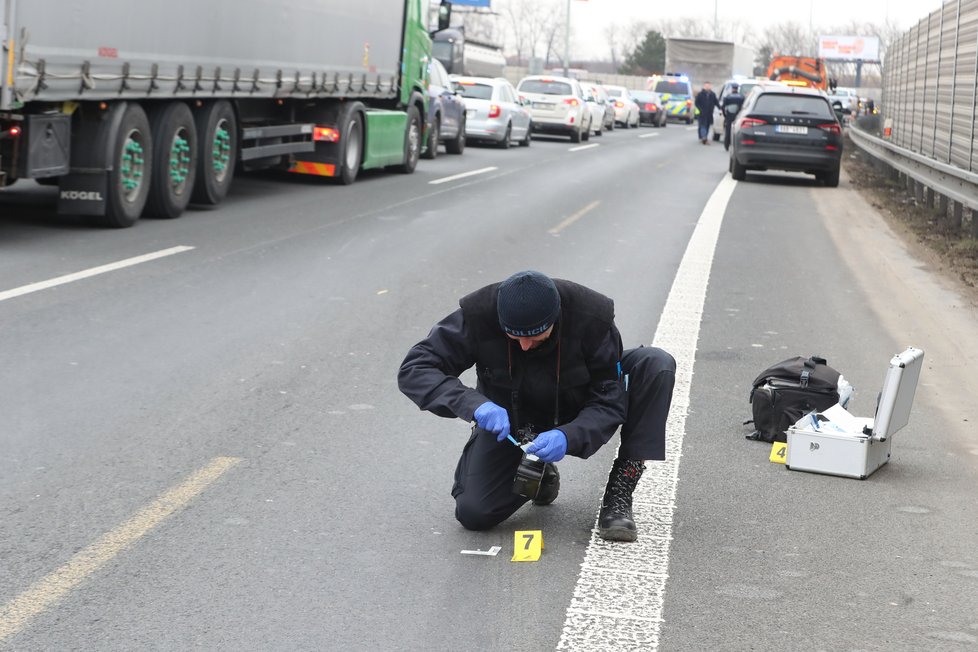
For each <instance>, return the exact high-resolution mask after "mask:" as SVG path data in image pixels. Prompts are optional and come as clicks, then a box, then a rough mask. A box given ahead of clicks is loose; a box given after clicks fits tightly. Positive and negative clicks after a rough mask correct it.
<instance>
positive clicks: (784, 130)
mask: <svg viewBox="0 0 978 652" xmlns="http://www.w3.org/2000/svg"><path fill="white" fill-rule="evenodd" d="M774 130H775V131H776V132H778V133H779V134H802V135H804V134H807V133H808V127H796V126H795V125H778V126H776V127H775V128H774Z"/></svg>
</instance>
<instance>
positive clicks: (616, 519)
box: [598, 460, 645, 541]
mask: <svg viewBox="0 0 978 652" xmlns="http://www.w3.org/2000/svg"><path fill="white" fill-rule="evenodd" d="M644 470H645V464H644V463H643V462H641V461H634V460H615V463H614V465H612V467H611V473H610V474H609V475H608V486H607V487H606V488H605V490H604V498H603V499H602V500H601V513H600V515H599V516H598V536H599V537H601V538H602V539H605V540H606V541H634V540H635V539H637V538H638V530H637V529H636V528H635V520H634V519H633V518H632V492H633V491H635V485H637V484H638V480H639V478H641V477H642V471H644Z"/></svg>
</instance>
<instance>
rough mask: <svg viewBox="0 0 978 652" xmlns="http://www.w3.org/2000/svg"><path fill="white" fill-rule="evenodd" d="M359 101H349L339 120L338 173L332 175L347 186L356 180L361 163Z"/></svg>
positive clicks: (361, 133) (361, 116) (361, 145)
mask: <svg viewBox="0 0 978 652" xmlns="http://www.w3.org/2000/svg"><path fill="white" fill-rule="evenodd" d="M362 107H363V105H362V104H360V103H359V102H354V103H351V104H350V106H348V107H347V110H346V112H345V113H344V114H343V117H342V122H340V155H339V161H338V162H339V173H338V174H337V175H336V176H335V177H333V179H335V180H336V182H337V183H339V184H340V185H343V186H348V185H350V184H351V183H353V182H354V181H356V180H357V175H358V174H360V165H361V164H362V163H363V115H362V114H361V113H360V109H361V108H362Z"/></svg>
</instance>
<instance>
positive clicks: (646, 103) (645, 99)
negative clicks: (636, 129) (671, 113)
mask: <svg viewBox="0 0 978 652" xmlns="http://www.w3.org/2000/svg"><path fill="white" fill-rule="evenodd" d="M631 94H632V99H634V100H635V102H636V103H637V104H638V124H639V125H652V126H653V127H665V126H666V110H665V108H664V107H663V103H662V98H661V97H659V94H658V93H656V92H653V91H631Z"/></svg>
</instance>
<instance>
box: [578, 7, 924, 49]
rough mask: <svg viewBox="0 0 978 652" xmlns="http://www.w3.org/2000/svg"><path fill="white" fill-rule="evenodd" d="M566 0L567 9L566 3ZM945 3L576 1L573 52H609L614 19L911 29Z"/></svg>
mask: <svg viewBox="0 0 978 652" xmlns="http://www.w3.org/2000/svg"><path fill="white" fill-rule="evenodd" d="M560 5H561V6H562V7H564V8H566V3H563V2H561V3H560ZM940 7H941V0H855V1H853V0H818V1H817V2H815V1H814V0H809V1H808V2H805V1H804V0H800V1H799V0H750V1H749V2H744V1H743V0H736V1H735V0H680V1H679V2H674V1H673V2H667V1H665V0H586V1H581V0H572V2H571V25H572V30H573V33H574V49H575V50H577V52H574V53H572V57H587V56H593V55H599V56H604V55H605V54H606V53H607V47H606V45H605V44H604V36H603V35H604V30H605V28H606V27H607V25H609V24H610V23H613V22H614V23H617V24H619V25H628V24H630V23H632V22H647V23H654V22H655V21H656V20H658V19H661V18H670V19H678V18H697V19H702V20H706V21H708V22H709V23H712V22H713V18H714V11H715V12H716V17H717V19H718V21H719V22H720V23H723V22H724V21H730V20H739V21H741V22H745V23H748V24H750V25H752V26H753V27H754V28H755V29H757V30H762V29H763V28H764V27H766V26H768V25H770V24H774V23H783V22H788V21H793V22H796V23H798V24H800V25H802V26H803V27H808V26H809V25H811V26H812V28H813V30H814V31H815V32H816V34H818V33H820V27H829V26H834V25H842V24H847V23H849V22H851V21H858V22H874V23H883V22H885V21H886V20H887V18H889V19H890V20H892V21H893V22H894V23H895V24H896V25H897V26H899V27H901V28H903V29H910V28H911V27H913V26H914V25H916V24H917V21H919V20H920V19H922V18H926V17H927V15H928V14H929V13H930V12H932V11H934V10H935V9H939V8H940ZM789 12H794V13H793V14H790V13H789ZM585 26H586V27H585Z"/></svg>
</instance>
